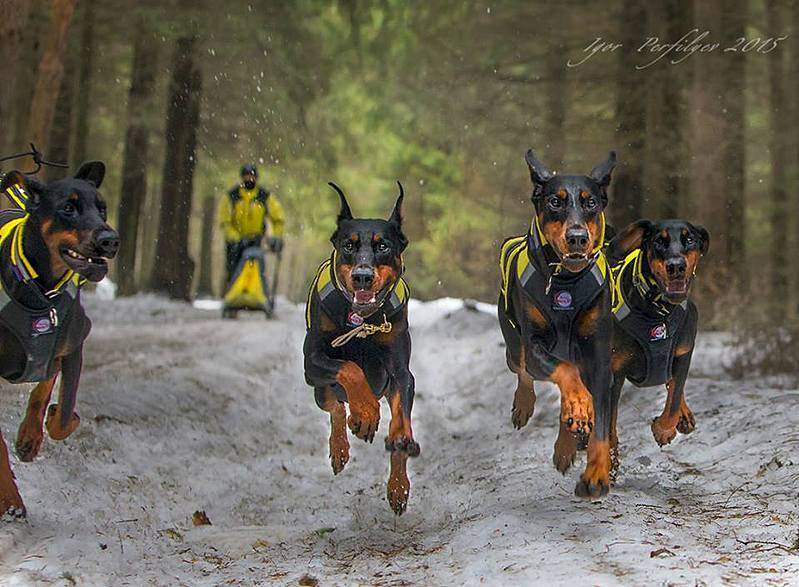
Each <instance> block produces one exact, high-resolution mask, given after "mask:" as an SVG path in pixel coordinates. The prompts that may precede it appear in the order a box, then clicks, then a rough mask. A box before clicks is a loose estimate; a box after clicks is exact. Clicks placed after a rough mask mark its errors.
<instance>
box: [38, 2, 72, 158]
mask: <svg viewBox="0 0 799 587" xmlns="http://www.w3.org/2000/svg"><path fill="white" fill-rule="evenodd" d="M75 4H77V0H53V4H52V6H53V12H52V22H51V27H50V33H49V34H48V36H47V44H46V47H45V50H44V55H42V60H41V63H40V64H39V70H38V74H37V78H36V88H35V90H34V92H33V99H32V100H31V107H30V119H29V120H28V136H29V137H30V140H31V141H33V142H34V143H35V144H36V146H37V147H38V148H39V150H40V151H42V152H43V153H45V154H46V153H47V149H48V146H49V142H50V129H51V127H52V125H53V116H54V114H55V106H56V101H57V99H58V92H59V89H60V87H61V79H62V78H63V76H64V54H65V52H66V47H67V41H68V32H69V25H70V23H71V21H72V15H73V13H74V12H75Z"/></svg>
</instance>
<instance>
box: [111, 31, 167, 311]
mask: <svg viewBox="0 0 799 587" xmlns="http://www.w3.org/2000/svg"><path fill="white" fill-rule="evenodd" d="M157 63H158V43H156V42H155V40H154V37H153V35H152V33H151V31H150V28H149V26H148V23H147V21H146V20H145V19H144V18H141V19H140V20H139V22H138V23H137V26H136V40H135V42H134V47H133V71H132V74H131V83H130V92H129V95H128V129H127V132H126V134H125V152H124V156H123V164H122V192H121V194H120V198H119V214H118V215H117V216H118V220H117V225H118V229H119V236H120V243H121V244H120V249H119V255H118V256H117V262H116V271H117V284H118V287H119V289H118V293H119V295H121V296H129V295H133V294H134V293H136V291H137V290H138V288H137V280H136V275H137V273H136V255H137V252H138V248H139V246H138V243H139V223H140V218H141V215H142V208H143V205H144V200H145V197H146V195H147V164H148V161H149V150H150V127H149V125H148V122H147V114H148V110H149V108H150V106H151V104H152V100H153V90H154V87H155V77H156V68H157Z"/></svg>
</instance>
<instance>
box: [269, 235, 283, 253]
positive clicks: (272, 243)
mask: <svg viewBox="0 0 799 587" xmlns="http://www.w3.org/2000/svg"><path fill="white" fill-rule="evenodd" d="M269 250H270V251H272V252H273V253H279V252H280V251H282V250H283V239H282V238H277V237H272V238H270V239H269Z"/></svg>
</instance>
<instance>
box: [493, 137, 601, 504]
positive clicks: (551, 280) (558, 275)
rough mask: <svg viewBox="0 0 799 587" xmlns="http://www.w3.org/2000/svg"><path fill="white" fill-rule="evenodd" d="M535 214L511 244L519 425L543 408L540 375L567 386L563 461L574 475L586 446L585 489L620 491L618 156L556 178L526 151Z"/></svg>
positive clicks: (505, 270) (504, 319)
mask: <svg viewBox="0 0 799 587" xmlns="http://www.w3.org/2000/svg"><path fill="white" fill-rule="evenodd" d="M525 160H526V162H527V166H528V168H529V170H530V179H531V180H532V184H533V193H532V201H533V205H534V207H535V216H534V217H533V221H532V226H531V228H530V231H529V232H528V233H527V234H526V235H522V236H519V237H515V238H511V239H508V240H507V241H505V243H504V244H503V246H502V253H501V258H500V270H501V273H502V288H501V292H500V296H499V304H498V313H499V323H500V327H501V329H502V335H503V337H504V338H505V343H506V359H507V362H508V367H510V370H511V371H513V372H514V373H516V375H517V377H518V385H517V387H516V393H515V396H514V399H513V412H512V421H513V425H514V426H515V427H516V428H522V427H523V426H525V425H526V424H527V422H528V420H529V419H530V417H531V416H532V415H533V411H534V408H535V391H534V389H533V381H534V380H535V379H538V380H544V381H552V382H554V383H555V384H557V386H558V387H559V388H560V393H561V404H560V432H559V434H558V439H557V441H556V443H555V451H554V456H553V461H554V464H555V467H556V468H557V469H558V471H560V472H561V473H564V474H565V472H566V471H567V470H568V469H569V467H571V465H572V464H573V462H574V457H575V454H576V451H577V449H578V448H585V447H586V444H587V447H588V464H587V466H586V469H585V472H584V473H583V474H582V476H581V478H580V481H579V482H578V483H577V486H576V488H575V493H576V494H577V495H578V496H580V497H597V496H601V495H605V494H606V493H607V492H608V490H609V487H610V481H609V475H610V447H609V439H608V437H609V433H610V381H611V370H610V343H611V335H612V332H613V318H612V317H611V313H610V309H611V306H610V304H611V293H610V271H609V269H608V265H607V262H606V259H605V256H604V254H603V252H602V248H603V246H604V241H605V215H604V210H605V208H606V206H607V204H608V194H607V188H608V185H609V184H610V179H611V173H612V172H613V168H614V167H615V166H616V154H615V152H612V151H611V153H610V154H609V156H608V158H607V160H606V161H604V162H602V163H600V164H599V165H597V166H596V167H595V168H594V169H593V170H592V171H591V173H589V174H588V175H555V174H554V173H553V172H552V171H550V170H549V169H548V168H547V167H546V166H545V165H544V164H543V163H541V161H539V160H538V159H537V158H536V156H535V155H534V154H533V152H532V151H527V155H526V157H525Z"/></svg>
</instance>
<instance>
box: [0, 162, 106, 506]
mask: <svg viewBox="0 0 799 587" xmlns="http://www.w3.org/2000/svg"><path fill="white" fill-rule="evenodd" d="M104 176H105V166H104V165H103V164H102V163H100V162H93V163H87V164H85V165H83V166H82V167H81V168H80V169H79V170H78V172H77V173H76V174H75V176H74V177H72V178H68V179H62V180H59V181H55V182H51V183H49V184H47V185H44V184H41V183H39V182H38V181H36V180H34V179H30V178H26V177H25V176H24V175H22V174H21V173H19V172H16V171H12V172H11V173H9V174H7V175H6V176H5V178H4V179H3V181H2V184H0V190H1V191H3V192H6V193H7V194H8V195H9V197H11V198H12V199H14V200H15V201H16V202H17V203H18V204H19V205H20V206H22V207H24V209H15V210H4V211H3V212H2V213H0V278H1V279H2V283H1V284H0V285H2V288H0V376H2V377H3V378H4V379H6V380H8V381H10V382H12V383H22V382H37V383H38V385H36V387H35V388H34V389H33V391H32V392H31V396H30V400H29V402H28V410H27V413H26V414H25V419H24V420H23V422H22V424H21V425H20V427H19V433H18V435H17V442H16V452H17V455H18V456H19V458H20V460H22V461H31V460H33V459H34V457H36V455H37V454H38V452H39V449H40V447H41V445H42V440H43V438H44V433H43V426H44V420H45V416H46V419H47V423H46V428H47V432H48V433H49V435H50V438H53V439H55V440H63V439H65V438H67V437H68V436H69V435H70V434H72V432H74V431H75V429H76V428H77V427H78V424H79V423H80V418H79V417H78V415H77V414H76V413H75V403H76V399H77V393H78V382H79V379H80V373H81V364H82V358H83V342H84V340H85V339H86V337H87V336H88V334H89V330H90V329H91V322H90V321H89V319H88V318H87V317H86V314H85V313H84V311H83V307H82V306H81V303H80V287H81V285H82V284H83V283H84V282H85V281H86V280H89V281H100V280H101V279H102V278H103V277H105V274H106V273H107V271H108V263H107V260H108V259H109V258H111V257H114V256H115V255H116V253H117V250H118V248H119V237H118V235H117V233H116V232H115V231H114V230H113V229H112V228H111V227H110V226H109V225H108V223H107V222H106V205H105V202H104V201H103V199H102V197H101V196H100V194H99V192H98V191H97V190H98V188H99V187H100V184H101V183H102V181H103V177H104ZM59 374H60V375H61V388H60V394H59V399H58V403H57V404H54V405H51V406H49V407H48V404H49V403H50V395H51V393H52V390H53V386H54V384H55V381H56V378H57V377H58V375H59ZM25 514H26V511H25V506H24V504H23V501H22V498H21V497H20V494H19V491H18V490H17V486H16V483H15V481H14V474H13V472H12V471H11V467H10V465H9V460H8V450H7V448H6V445H5V441H4V440H3V438H2V434H0V516H1V515H8V516H11V517H17V518H20V517H24V516H25Z"/></svg>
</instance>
